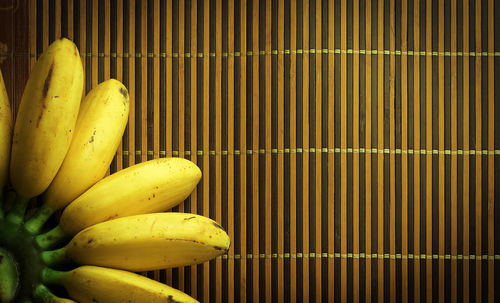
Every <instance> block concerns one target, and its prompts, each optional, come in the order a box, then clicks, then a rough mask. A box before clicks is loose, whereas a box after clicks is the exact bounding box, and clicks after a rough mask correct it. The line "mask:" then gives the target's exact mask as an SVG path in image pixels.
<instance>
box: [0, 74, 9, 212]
mask: <svg viewBox="0 0 500 303" xmlns="http://www.w3.org/2000/svg"><path fill="white" fill-rule="evenodd" d="M11 137H12V112H11V110H10V103H9V97H8V96H7V90H6V89H5V83H4V81H3V76H2V71H0V200H2V199H1V198H2V195H3V188H4V186H5V185H6V184H7V179H8V174H9V160H10V147H11ZM0 207H1V206H0Z"/></svg>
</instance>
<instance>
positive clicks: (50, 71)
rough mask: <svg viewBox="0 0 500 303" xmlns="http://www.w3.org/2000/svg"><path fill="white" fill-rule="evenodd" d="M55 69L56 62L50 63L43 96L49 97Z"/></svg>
mask: <svg viewBox="0 0 500 303" xmlns="http://www.w3.org/2000/svg"><path fill="white" fill-rule="evenodd" d="M53 70H54V62H52V64H51V65H50V68H49V72H48V73H47V77H46V78H45V82H44V83H43V90H42V98H45V97H47V93H48V92H49V86H50V80H52V71H53Z"/></svg>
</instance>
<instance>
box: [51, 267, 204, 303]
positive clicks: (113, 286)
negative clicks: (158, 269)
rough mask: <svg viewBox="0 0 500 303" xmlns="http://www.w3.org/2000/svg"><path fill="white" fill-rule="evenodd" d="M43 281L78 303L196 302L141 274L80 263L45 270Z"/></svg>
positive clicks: (178, 291)
mask: <svg viewBox="0 0 500 303" xmlns="http://www.w3.org/2000/svg"><path fill="white" fill-rule="evenodd" d="M42 276H43V277H42V279H43V280H44V281H45V282H46V283H51V284H58V285H62V286H64V287H65V288H66V290H67V291H68V293H69V295H70V297H71V298H73V299H74V300H76V301H78V302H80V303H87V302H101V303H125V302H127V303H129V302H130V303H134V302H141V303H142V302H148V303H160V302H161V303H165V302H198V301H196V300H195V299H193V298H192V297H190V296H188V295H187V294H185V293H183V292H181V291H180V290H177V289H174V288H172V287H170V286H168V285H165V284H162V283H160V282H157V281H154V280H151V279H148V278H146V277H144V276H141V275H138V274H135V273H131V272H127V271H123V270H117V269H111V268H104V267H97V266H81V267H77V268H76V269H73V270H71V271H68V272H60V271H54V270H51V269H46V270H44V272H43V274H42Z"/></svg>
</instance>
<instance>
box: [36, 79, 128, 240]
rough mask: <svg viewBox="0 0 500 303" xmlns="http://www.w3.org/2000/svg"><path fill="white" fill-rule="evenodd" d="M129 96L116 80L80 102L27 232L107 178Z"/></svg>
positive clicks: (91, 92)
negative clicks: (69, 137)
mask: <svg viewBox="0 0 500 303" xmlns="http://www.w3.org/2000/svg"><path fill="white" fill-rule="evenodd" d="M128 113H129V96H128V92H127V89H126V88H125V86H123V84H122V83H121V82H119V81H117V80H114V79H110V80H107V81H104V82H103V83H101V84H99V85H98V86H97V87H95V88H93V89H92V90H91V91H90V92H89V94H88V95H87V96H86V97H85V99H84V100H83V101H82V104H81V107H80V112H79V114H78V119H77V122H76V126H75V131H74V135H73V139H72V141H71V145H70V147H69V150H68V153H67V154H66V157H65V158H64V161H63V163H62V165H61V168H60V169H59V171H58V173H57V175H56V177H55V178H54V180H53V181H52V183H51V184H50V186H49V188H48V189H47V191H46V192H45V193H44V195H43V199H44V204H43V206H42V208H41V209H40V211H39V212H38V213H37V214H36V216H35V217H33V219H31V220H29V221H28V222H26V229H28V230H29V231H30V232H32V233H36V232H37V231H38V230H39V229H40V227H41V226H42V225H43V223H45V221H46V219H47V218H48V217H49V216H50V215H51V214H52V213H53V212H54V211H56V210H58V209H61V208H64V207H65V206H66V205H67V204H69V203H70V202H71V201H73V200H74V199H75V198H76V197H78V196H79V195H81V194H82V193H83V192H84V191H85V190H87V189H88V188H89V187H91V186H92V185H94V184H95V183H96V182H97V181H99V180H101V179H102V178H103V177H104V175H105V174H106V171H107V169H108V168H109V165H110V164H111V161H112V160H113V156H114V154H115V152H116V149H117V148H118V145H119V144H120V141H121V138H122V136H123V132H124V131H125V127H126V126H127V121H128Z"/></svg>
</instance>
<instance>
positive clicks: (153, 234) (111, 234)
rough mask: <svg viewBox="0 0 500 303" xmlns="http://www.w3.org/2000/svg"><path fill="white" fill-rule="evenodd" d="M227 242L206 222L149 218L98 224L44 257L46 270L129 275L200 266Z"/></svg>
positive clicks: (191, 217)
mask: <svg viewBox="0 0 500 303" xmlns="http://www.w3.org/2000/svg"><path fill="white" fill-rule="evenodd" d="M229 245H230V239H229V236H228V235H227V233H226V232H225V231H224V229H223V228H222V227H221V226H220V225H219V224H217V223H216V222H215V221H213V220H211V219H210V218H207V217H203V216H200V215H195V214H189V213H174V212H169V213H155V214H144V215H136V216H130V217H125V218H119V219H115V220H110V221H107V222H102V223H99V224H96V225H94V226H91V227H89V228H87V229H85V230H83V231H81V232H80V233H78V234H77V235H76V236H75V237H73V239H72V240H71V242H70V243H68V244H67V245H66V246H65V247H63V248H60V249H57V250H53V251H45V252H43V253H42V259H43V260H44V261H45V262H46V263H47V264H48V265H58V264H63V263H65V262H68V261H74V262H76V263H78V264H81V265H98V266H104V267H111V268H117V269H126V270H131V271H147V270H155V269H163V268H171V267H179V266H186V265H192V264H198V263H203V262H205V261H208V260H211V259H214V258H216V257H217V256H220V255H222V254H224V253H225V252H226V251H227V250H228V249H229Z"/></svg>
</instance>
